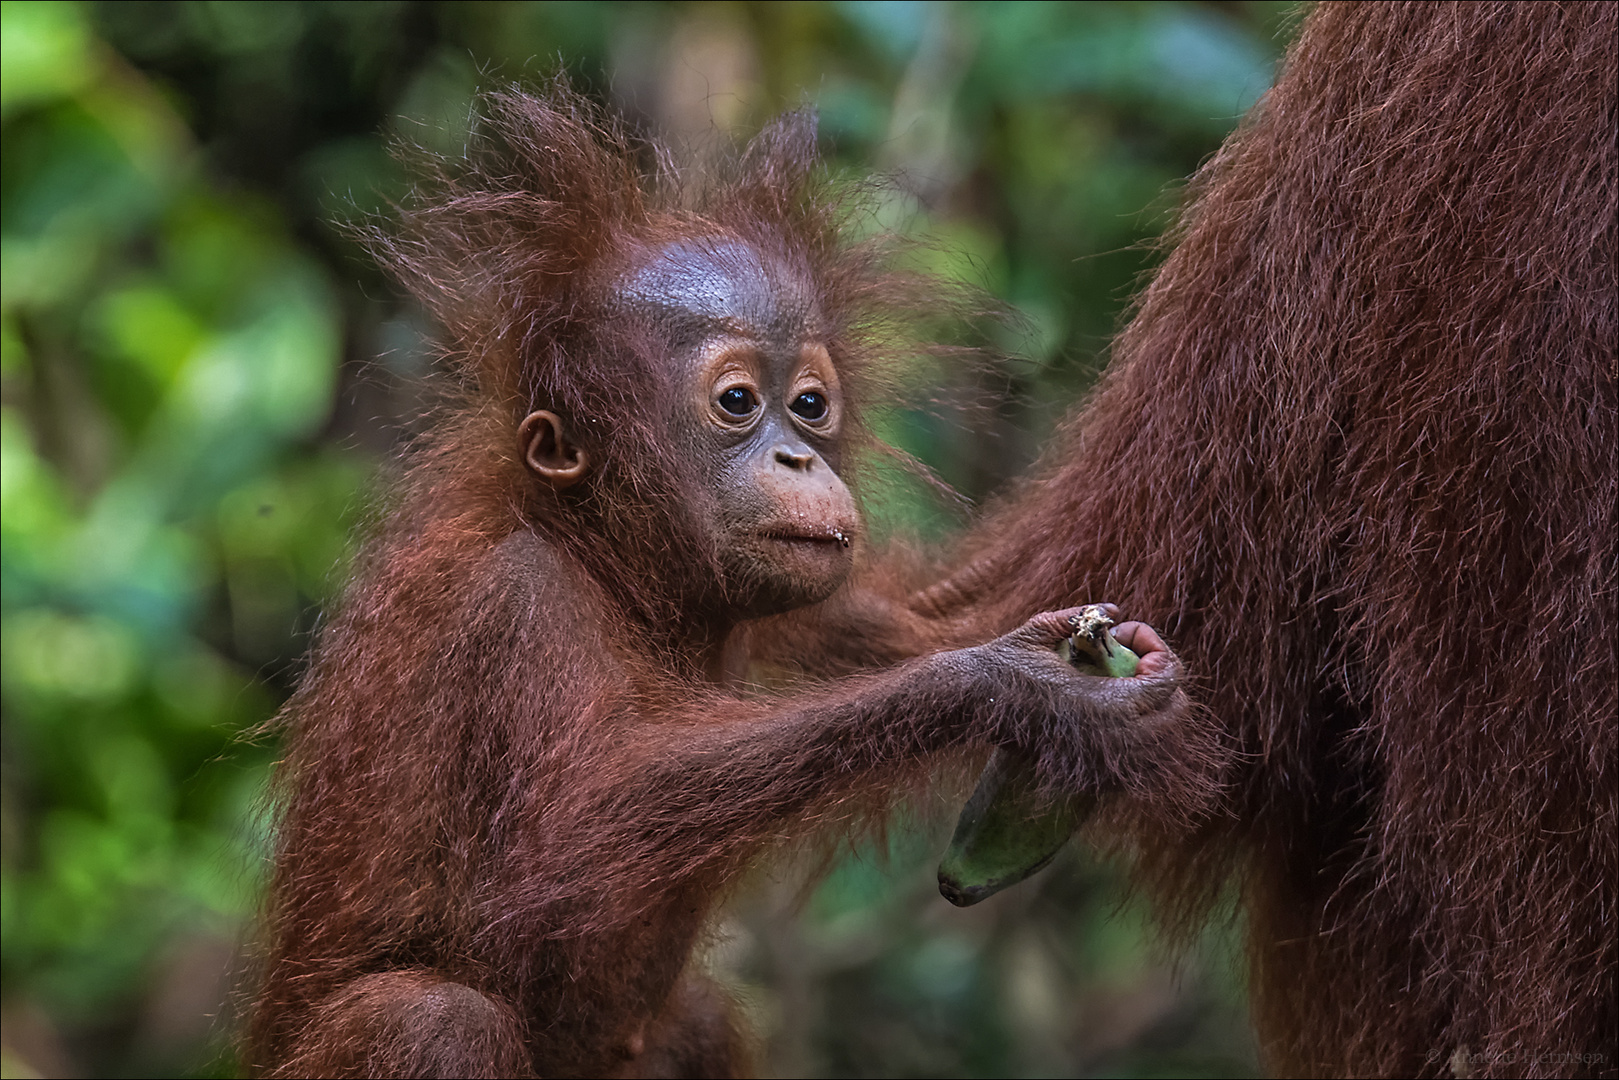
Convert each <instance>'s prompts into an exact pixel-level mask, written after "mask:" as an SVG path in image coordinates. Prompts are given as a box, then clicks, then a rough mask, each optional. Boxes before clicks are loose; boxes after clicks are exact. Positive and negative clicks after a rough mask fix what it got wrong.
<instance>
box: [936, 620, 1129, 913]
mask: <svg viewBox="0 0 1619 1080" xmlns="http://www.w3.org/2000/svg"><path fill="white" fill-rule="evenodd" d="M1112 625H1113V620H1112V619H1111V618H1109V617H1108V614H1107V612H1106V610H1104V609H1103V607H1102V605H1100V604H1092V605H1090V606H1089V607H1087V608H1085V609H1084V610H1083V611H1081V612H1080V614H1079V619H1078V621H1077V622H1076V624H1075V627H1074V632H1073V634H1072V635H1071V636H1069V637H1067V638H1064V639H1063V640H1062V642H1061V643H1059V644H1058V646H1057V654H1058V655H1059V656H1061V657H1062V658H1063V659H1064V660H1067V661H1069V662H1070V663H1072V664H1073V665H1074V666H1075V667H1077V668H1078V669H1079V670H1080V671H1082V672H1084V673H1085V674H1087V675H1103V676H1112V677H1114V678H1121V679H1122V678H1129V677H1130V676H1131V675H1134V674H1135V672H1136V661H1137V657H1136V654H1135V653H1133V652H1131V651H1130V650H1129V649H1127V648H1125V647H1124V646H1123V645H1120V644H1119V643H1118V642H1117V641H1115V640H1114V639H1113V634H1112V632H1111V630H1110V629H1109V628H1110V627H1112ZM1095 805H1096V800H1095V798H1094V797H1092V796H1089V795H1081V796H1076V797H1073V798H1067V799H1058V800H1056V801H1055V802H1053V801H1051V800H1049V799H1045V798H1041V797H1040V794H1039V792H1038V790H1037V788H1036V783H1035V779H1034V769H1033V767H1032V766H1031V765H1030V763H1029V762H1028V761H1027V760H1026V759H1025V758H1023V757H1022V755H1020V754H1018V753H1017V752H1016V751H1015V750H1009V749H1007V748H1005V747H1000V748H997V749H996V751H995V753H994V754H993V755H991V757H990V759H989V764H988V765H986V766H985V767H984V771H983V773H982V774H981V775H980V776H979V778H978V787H976V788H975V789H974V790H973V793H972V797H971V798H970V799H968V800H967V805H966V806H965V807H963V808H962V811H961V818H960V819H959V820H958V821H957V822H956V832H955V835H954V836H952V837H951V839H950V847H949V849H948V850H946V851H945V853H944V859H943V860H942V861H941V862H940V863H939V892H941V893H943V894H944V898H945V899H946V900H949V901H950V902H951V903H952V904H955V905H956V906H957V907H967V906H968V905H969V904H976V903H978V901H980V900H983V899H985V898H986V897H990V896H993V895H995V894H996V893H998V892H1000V891H1001V890H1002V889H1004V888H1007V887H1008V886H1010V885H1016V884H1017V883H1018V882H1020V881H1022V880H1023V879H1024V878H1026V877H1029V876H1030V875H1032V874H1035V873H1037V872H1039V871H1040V870H1042V869H1043V868H1044V867H1045V865H1046V864H1047V863H1049V862H1050V861H1051V860H1052V859H1054V858H1055V857H1056V855H1057V852H1058V851H1060V850H1061V849H1062V846H1063V844H1065V843H1067V842H1068V838H1069V837H1070V836H1072V835H1073V834H1074V830H1075V829H1077V828H1079V826H1080V825H1081V824H1083V823H1084V821H1085V819H1086V818H1087V817H1089V816H1090V813H1091V810H1092V809H1093V808H1094V807H1095Z"/></svg>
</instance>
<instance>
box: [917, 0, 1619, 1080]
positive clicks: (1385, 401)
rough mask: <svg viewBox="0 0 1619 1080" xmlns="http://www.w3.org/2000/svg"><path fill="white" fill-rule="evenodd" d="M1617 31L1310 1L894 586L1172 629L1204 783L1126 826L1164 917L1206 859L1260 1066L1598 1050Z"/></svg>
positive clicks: (1607, 26)
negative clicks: (1042, 426)
mask: <svg viewBox="0 0 1619 1080" xmlns="http://www.w3.org/2000/svg"><path fill="white" fill-rule="evenodd" d="M1616 40H1619V5H1615V4H1611V3H1600V4H1599V3H1583V4H1552V3H1537V4H1504V3H1503V4H1495V3H1492V4H1461V5H1454V4H1441V3H1426V2H1418V3H1410V4H1344V5H1339V4H1327V5H1323V6H1322V7H1321V8H1319V9H1318V10H1317V11H1315V12H1314V13H1313V14H1312V15H1311V16H1310V18H1309V20H1308V21H1307V23H1306V24H1305V26H1304V28H1303V31H1302V36H1301V38H1300V39H1299V40H1298V42H1297V43H1296V44H1295V45H1294V47H1293V48H1292V50H1291V51H1290V53H1289V54H1288V56H1287V59H1286V62H1285V66H1284V69H1283V75H1282V76H1281V78H1280V81H1279V82H1278V84H1277V85H1276V87H1275V88H1274V89H1273V90H1272V91H1271V93H1270V94H1269V95H1268V96H1267V97H1266V98H1265V99H1264V100H1262V101H1261V102H1260V104H1259V105H1257V106H1256V107H1255V109H1254V110H1253V112H1252V114H1251V115H1250V116H1249V117H1248V118H1247V119H1246V120H1245V121H1244V122H1243V124H1242V125H1241V127H1240V128H1239V129H1238V131H1237V132H1236V133H1235V134H1234V135H1233V136H1232V137H1231V138H1230V139H1229V140H1228V142H1227V143H1226V145H1225V146H1224V147H1223V148H1222V149H1221V151H1220V152H1219V153H1218V155H1217V156H1216V157H1215V158H1214V159H1213V160H1212V161H1211V162H1210V163H1209V164H1208V165H1207V166H1206V167H1205V168H1204V169H1203V170H1202V172H1201V173H1200V174H1199V176H1198V177H1197V179H1196V181H1195V183H1194V185H1193V191H1192V195H1193V198H1192V199H1191V201H1190V203H1189V205H1188V209H1187V210H1186V212H1185V215H1184V218H1183V222H1182V224H1181V227H1180V230H1179V234H1178V237H1177V239H1176V242H1175V244H1174V249H1173V252H1172V254H1171V255H1170V256H1169V258H1168V260H1167V262H1166V263H1165V264H1164V266H1163V268H1162V270H1161V271H1160V272H1159V273H1158V274H1157V276H1156V278H1155V280H1154V281H1153V282H1152V283H1151V285H1150V287H1149V288H1148V289H1147V290H1146V292H1145V294H1144V296H1143V297H1142V298H1141V300H1140V303H1139V308H1138V310H1137V312H1136V314H1135V316H1134V318H1133V320H1132V321H1131V323H1130V324H1129V326H1128V328H1127V329H1126V330H1125V331H1124V332H1123V334H1122V336H1121V337H1120V339H1119V341H1118V343H1117V346H1116V350H1115V359H1114V361H1113V364H1112V366H1111V367H1110V369H1109V371H1108V373H1107V376H1106V378H1105V380H1104V382H1103V384H1102V386H1101V387H1100V388H1099V390H1098V391H1097V393H1096V394H1095V395H1094V397H1093V398H1091V400H1090V401H1089V403H1088V405H1087V406H1086V407H1085V408H1084V409H1083V410H1082V411H1081V412H1080V413H1079V414H1077V415H1076V416H1074V417H1073V418H1072V419H1071V420H1070V422H1069V423H1068V424H1067V425H1066V428H1065V430H1064V431H1063V432H1062V433H1061V437H1060V438H1059V439H1058V440H1057V442H1056V445H1055V448H1054V449H1053V450H1052V452H1051V453H1050V454H1049V456H1048V458H1047V460H1046V462H1045V463H1044V466H1043V468H1042V469H1041V470H1040V471H1038V472H1037V474H1036V476H1035V478H1034V479H1032V480H1031V481H1030V482H1029V483H1028V484H1027V485H1026V486H1025V487H1024V488H1023V489H1022V490H1021V492H1020V493H1019V494H1017V495H1015V496H1014V497H1013V498H1011V499H1009V500H1008V502H1007V504H1006V505H1005V506H1004V507H1003V508H1002V509H1001V511H1000V512H999V513H998V515H995V516H993V517H992V519H991V520H990V521H989V522H988V524H986V525H985V526H984V527H983V528H982V529H981V530H980V531H979V533H978V535H977V536H976V537H975V538H974V539H973V541H972V543H971V545H970V546H969V555H968V556H967V562H966V563H965V565H966V567H967V568H966V569H965V570H963V571H962V572H961V573H960V574H959V575H958V576H957V577H956V578H955V579H954V580H953V581H951V582H950V583H948V584H945V585H942V586H939V587H937V588H935V589H933V590H931V591H930V592H928V593H926V594H924V596H923V602H922V603H920V604H919V605H918V607H919V610H922V611H923V612H924V613H926V612H928V611H934V612H938V613H943V614H947V615H949V616H951V617H952V618H955V619H960V620H963V623H962V624H963V625H967V626H970V627H972V628H974V629H975V630H976V631H977V632H980V633H982V632H987V631H989V630H992V629H994V628H995V627H997V626H1003V625H1012V624H1014V623H1015V622H1016V621H1017V620H1018V619H1019V618H1020V617H1021V616H1022V615H1023V613H1024V612H1026V611H1027V610H1028V605H1029V598H1031V597H1033V598H1038V599H1039V602H1041V603H1049V602H1051V600H1052V598H1053V597H1056V598H1064V597H1068V598H1078V597H1089V596H1104V595H1105V596H1107V597H1108V598H1109V599H1112V600H1115V601H1116V602H1118V603H1119V604H1120V605H1121V606H1122V607H1123V608H1124V609H1125V610H1126V612H1127V613H1128V614H1129V615H1130V616H1131V617H1135V618H1142V619H1146V620H1149V621H1151V622H1152V623H1154V624H1155V625H1158V626H1160V627H1163V628H1164V630H1165V634H1166V637H1167V638H1168V640H1170V641H1171V642H1172V643H1174V645H1175V647H1176V648H1177V649H1179V650H1181V651H1182V655H1184V656H1185V657H1186V658H1187V662H1188V666H1189V668H1190V670H1191V671H1192V672H1193V673H1194V674H1195V676H1196V677H1197V679H1198V680H1199V689H1198V691H1197V694H1196V696H1197V697H1199V698H1200V699H1201V700H1202V701H1203V702H1204V703H1206V704H1207V706H1208V707H1209V708H1210V709H1212V710H1213V711H1214V712H1215V713H1216V715H1217V716H1218V717H1219V718H1220V721H1221V722H1222V724H1223V726H1224V727H1225V728H1226V729H1227V730H1228V731H1229V732H1230V733H1231V734H1232V736H1233V737H1234V738H1235V739H1236V740H1237V741H1238V743H1239V745H1240V747H1241V749H1242V750H1243V751H1244V756H1243V757H1242V758H1241V759H1240V763H1239V764H1238V765H1236V766H1235V767H1234V768H1233V770H1232V771H1231V772H1230V773H1229V775H1228V776H1227V778H1226V779H1227V780H1228V782H1229V791H1230V799H1229V813H1228V814H1226V815H1224V816H1221V817H1217V818H1215V819H1212V824H1210V825H1208V826H1207V827H1206V828H1204V829H1202V830H1201V831H1199V832H1198V833H1197V834H1196V835H1192V836H1189V837H1188V836H1187V835H1185V834H1175V835H1169V834H1164V833H1161V832H1157V831H1155V830H1153V829H1151V828H1141V827H1137V828H1136V829H1135V830H1134V834H1133V835H1134V836H1135V839H1136V841H1137V842H1138V843H1140V844H1141V845H1142V846H1143V848H1144V860H1143V872H1144V874H1145V876H1146V877H1147V878H1148V879H1149V880H1150V882H1151V883H1152V884H1153V885H1154V886H1155V887H1156V889H1157V890H1158V891H1159V893H1160V894H1161V895H1162V896H1163V897H1164V898H1165V901H1166V904H1167V905H1168V907H1167V911H1168V913H1169V914H1170V915H1171V916H1173V917H1175V918H1176V919H1178V921H1179V922H1180V924H1181V925H1183V926H1184V925H1188V924H1190V923H1193V922H1195V920H1196V919H1197V918H1198V917H1199V915H1200V914H1201V913H1202V912H1205V911H1207V910H1208V906H1209V903H1210V902H1211V900H1213V898H1214V897H1215V896H1216V894H1217V893H1219V892H1220V890H1221V889H1223V888H1225V887H1227V886H1230V887H1234V888H1235V889H1236V890H1237V892H1238V894H1239V896H1240V898H1241V901H1242V903H1243V911H1244V917H1245V921H1246V926H1247V931H1248V934H1249V938H1250V943H1251V944H1250V957H1251V962H1252V986H1253V1017H1254V1021H1255V1024H1256V1025H1257V1027H1258V1032H1259V1036H1260V1043H1261V1047H1262V1050H1263V1054H1264V1059H1265V1062H1266V1064H1267V1065H1268V1067H1269V1068H1270V1069H1272V1070H1273V1071H1274V1072H1275V1073H1276V1074H1277V1075H1281V1076H1290V1075H1299V1076H1313V1075H1387V1076H1413V1075H1424V1076H1434V1075H1449V1074H1451V1073H1452V1071H1453V1070H1454V1072H1455V1073H1456V1075H1478V1076H1485V1075H1501V1076H1516V1075H1522V1076H1552V1075H1609V1076H1611V1075H1614V1073H1615V1069H1616V1062H1615V1052H1616V1038H1619V1010H1616V1005H1615V993H1616V991H1615V980H1616V978H1619V955H1616V949H1619V909H1616V907H1615V899H1616V895H1615V883H1616V880H1619V845H1616V827H1619V819H1616V799H1619V772H1616V761H1615V754H1616V751H1619V746H1616V737H1615V731H1616V714H1619V689H1616V679H1619V675H1616V665H1615V648H1616V634H1619V626H1616V615H1615V604H1616V595H1619V593H1616V580H1615V554H1614V552H1615V539H1616V537H1615V515H1616V501H1619V480H1616V454H1619V437H1616V374H1615V367H1616V349H1619V282H1616V278H1615V263H1616V259H1619V242H1616V224H1615V215H1616V189H1619V163H1616V152H1615V138H1616V130H1619V126H1616V121H1619V112H1616V104H1615V102H1616V94H1615V81H1616V57H1615V48H1616V45H1615V42H1616ZM1121 812H1122V808H1121ZM1126 816H1127V814H1126ZM1125 824H1126V826H1128V821H1127V820H1126V822H1125Z"/></svg>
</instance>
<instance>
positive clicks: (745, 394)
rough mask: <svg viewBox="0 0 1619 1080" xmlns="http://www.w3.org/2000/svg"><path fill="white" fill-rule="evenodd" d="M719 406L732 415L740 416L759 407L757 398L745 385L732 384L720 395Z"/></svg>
mask: <svg viewBox="0 0 1619 1080" xmlns="http://www.w3.org/2000/svg"><path fill="white" fill-rule="evenodd" d="M719 404H720V408H722V409H724V410H725V411H726V412H727V413H729V414H730V415H732V416H737V417H742V416H747V415H749V414H750V413H752V412H753V411H754V410H755V409H757V408H758V407H759V399H758V398H757V397H755V396H754V393H753V391H752V390H749V389H748V388H747V387H745V386H733V387H731V388H730V389H729V390H727V391H725V392H724V393H723V394H721V395H720V398H719Z"/></svg>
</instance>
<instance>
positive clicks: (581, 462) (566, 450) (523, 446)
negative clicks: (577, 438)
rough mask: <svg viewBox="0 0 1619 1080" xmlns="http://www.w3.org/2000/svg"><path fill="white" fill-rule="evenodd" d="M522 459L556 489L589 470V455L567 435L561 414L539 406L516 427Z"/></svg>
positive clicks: (575, 479) (571, 482)
mask: <svg viewBox="0 0 1619 1080" xmlns="http://www.w3.org/2000/svg"><path fill="white" fill-rule="evenodd" d="M517 445H518V448H519V449H520V451H521V452H522V455H523V463H524V464H525V465H527V466H528V467H529V469H530V470H531V471H532V472H533V473H534V475H536V476H538V477H539V478H540V479H541V480H544V481H545V482H546V483H547V484H550V485H551V487H552V489H553V490H555V491H561V490H562V489H563V488H567V487H572V486H573V485H574V484H576V483H578V482H579V481H580V480H583V479H584V477H585V473H586V472H588V471H589V470H590V457H589V455H587V454H586V453H585V452H584V451H583V450H581V449H580V448H579V447H577V446H575V445H574V444H573V442H572V441H570V440H569V439H568V432H567V429H566V428H565V427H564V426H563V423H562V417H560V416H558V415H557V414H556V413H554V412H547V411H546V410H544V409H540V410H539V411H537V412H531V413H529V414H528V415H527V416H525V417H523V422H522V423H521V424H519V425H518V427H517Z"/></svg>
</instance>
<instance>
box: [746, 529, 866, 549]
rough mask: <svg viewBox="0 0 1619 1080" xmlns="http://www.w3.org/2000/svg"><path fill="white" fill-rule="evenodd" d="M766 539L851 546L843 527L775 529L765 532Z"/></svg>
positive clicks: (791, 542)
mask: <svg viewBox="0 0 1619 1080" xmlns="http://www.w3.org/2000/svg"><path fill="white" fill-rule="evenodd" d="M763 535H764V538H765V539H766V540H775V541H777V542H778V543H786V544H827V545H831V544H837V545H839V546H840V547H848V546H849V534H848V533H845V532H844V531H843V530H841V529H837V528H833V527H832V526H826V527H824V528H805V529H793V530H791V531H788V530H783V529H773V530H771V531H769V532H766V533H764V534H763Z"/></svg>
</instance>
